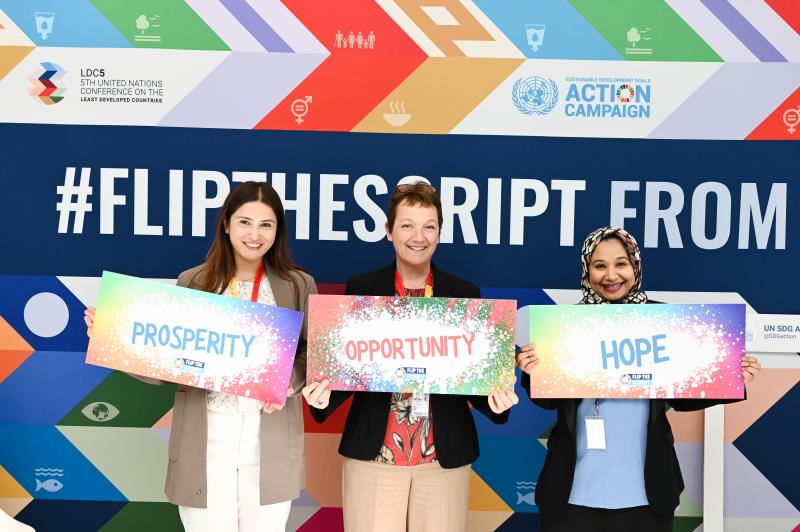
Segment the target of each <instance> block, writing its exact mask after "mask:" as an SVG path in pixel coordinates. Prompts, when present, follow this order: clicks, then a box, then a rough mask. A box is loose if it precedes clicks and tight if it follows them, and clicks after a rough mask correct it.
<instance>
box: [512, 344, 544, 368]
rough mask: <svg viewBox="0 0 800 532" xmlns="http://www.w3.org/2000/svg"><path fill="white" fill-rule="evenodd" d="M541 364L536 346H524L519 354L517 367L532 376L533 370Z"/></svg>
mask: <svg viewBox="0 0 800 532" xmlns="http://www.w3.org/2000/svg"><path fill="white" fill-rule="evenodd" d="M538 363H539V357H538V356H536V344H532V343H531V344H528V345H523V346H522V347H521V348H520V350H519V353H517V366H519V368H520V369H521V370H522V371H524V372H525V373H527V374H528V375H530V374H531V372H532V371H533V368H534V367H535V366H536V364H538Z"/></svg>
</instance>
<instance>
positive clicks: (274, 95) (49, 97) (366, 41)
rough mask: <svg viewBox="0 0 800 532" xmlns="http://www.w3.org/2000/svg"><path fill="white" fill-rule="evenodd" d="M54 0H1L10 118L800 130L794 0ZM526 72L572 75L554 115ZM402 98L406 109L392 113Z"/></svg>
mask: <svg viewBox="0 0 800 532" xmlns="http://www.w3.org/2000/svg"><path fill="white" fill-rule="evenodd" d="M49 5H50V7H49V8H48V9H49V11H48V12H47V13H50V14H52V16H51V15H50V14H48V15H47V16H46V17H45V18H42V17H40V18H39V19H37V18H36V17H35V16H34V12H32V11H31V10H30V9H29V8H28V7H27V6H26V4H25V3H20V2H15V1H13V0H2V1H0V23H2V22H3V21H5V24H4V27H3V30H0V97H2V98H3V100H4V101H6V102H8V103H10V104H11V105H6V106H3V107H2V108H0V120H2V121H5V122H34V123H43V124H46V123H53V124H84V123H87V121H88V122H89V123H96V124H113V125H161V126H179V127H222V128H236V129H252V128H259V129H287V130H306V131H308V130H315V131H358V132H371V133H378V132H380V133H392V132H395V133H450V132H454V133H471V134H498V135H542V136H548V135H550V136H552V135H555V136H581V137H592V136H597V137H601V136H602V137H639V138H647V137H650V138H702V139H758V140H768V139H773V140H774V139H796V138H798V136H797V135H795V134H794V131H795V130H796V129H797V128H796V126H797V124H796V123H795V122H796V121H797V116H798V115H797V114H796V112H797V108H798V106H800V100H798V94H797V92H796V91H797V88H798V86H800V64H798V61H800V35H798V32H797V25H798V23H797V19H798V16H797V10H798V7H797V5H796V3H793V2H791V1H780V0H774V1H766V0H702V1H689V0H643V1H640V2H635V3H631V2H623V1H622V0H608V1H606V2H603V3H602V4H601V3H597V2H593V1H591V0H547V1H545V0H541V1H523V0H509V1H508V2H489V1H486V0H425V1H424V2H423V1H421V0H420V1H416V0H376V1H372V0H342V1H339V2H335V3H333V2H309V1H306V0H284V1H283V2H280V1H278V0H270V1H266V2H255V1H252V0H251V1H250V2H248V1H247V0H225V1H222V2H202V1H199V0H188V1H183V0H169V1H167V2H156V1H155V0H151V1H145V0H138V1H137V2H132V3H127V2H126V3H119V2H114V1H111V0H93V1H89V0H80V1H78V2H73V1H69V2H67V0H53V1H52V2H51V3H50V4H49ZM60 7H63V9H60ZM37 20H38V21H39V22H37ZM37 24H38V26H37ZM42 24H44V25H45V27H42ZM48 24H49V25H48ZM45 35H46V38H45V37H44V36H45ZM31 45H33V46H35V47H36V48H35V49H33V50H32V49H31V48H30V46H31ZM21 47H26V48H24V50H25V52H26V53H20V52H21V51H22V50H20V48H21ZM131 48H135V49H137V50H135V51H133V53H125V52H124V50H123V49H131ZM28 52H32V53H28ZM153 52H158V53H157V54H153V55H151V54H152V53H153ZM545 60H546V61H545ZM40 64H47V65H50V66H47V67H45V72H44V73H43V74H37V76H38V77H37V80H38V81H37V82H36V88H35V95H36V96H37V99H39V101H40V102H42V101H44V102H45V103H48V104H53V103H56V102H59V103H61V105H59V106H58V108H59V111H58V112H54V111H50V110H49V109H47V108H43V107H41V106H40V107H39V108H37V107H36V106H35V105H34V103H32V102H31V101H30V100H29V99H28V98H26V97H25V96H24V91H23V90H22V89H21V82H20V79H22V78H25V79H27V78H29V77H30V76H31V75H32V74H31V73H32V72H33V71H38V70H40V67H39V65H40ZM87 64H91V65H93V67H92V69H86V68H85V67H84V65H87ZM53 65H61V67H63V68H58V69H57V70H53V69H51V68H50V67H51V66H53ZM176 65H180V67H179V68H176ZM514 67H516V68H514ZM101 71H102V73H101ZM531 75H536V76H540V77H543V78H547V79H549V80H551V81H552V82H553V84H554V85H555V86H557V88H558V92H559V94H560V96H559V97H558V98H555V99H553V101H552V102H549V103H551V104H552V107H553V111H552V112H550V113H549V114H548V115H547V116H531V115H526V114H521V113H519V112H518V111H517V110H516V109H515V106H514V103H513V98H512V95H511V87H512V86H513V85H514V84H515V83H516V82H517V81H518V80H519V79H522V78H524V77H525V76H531ZM56 80H58V87H55V86H54V85H51V83H52V84H55V82H56ZM265 80H266V82H265ZM756 80H757V87H758V88H757V90H756V89H755V87H754V86H753V82H754V81H756ZM254 87H260V90H253V89H254ZM627 87H631V89H628V88H627ZM32 90H33V89H32ZM625 91H628V92H629V91H634V92H632V93H631V95H632V96H633V98H630V97H627V96H626V95H625V94H623V92H625ZM66 94H71V95H72V96H70V97H65V95H66ZM307 97H310V99H309V100H306V98H307ZM298 101H300V102H308V103H302V104H297V103H296V102H298ZM743 101H747V105H746V106H742V105H741V102H743ZM642 103H645V104H646V109H642V108H641V107H642V105H641V104H642ZM393 105H402V106H403V108H404V109H405V111H404V112H401V113H399V114H401V115H406V116H404V117H403V118H402V119H400V118H398V117H395V116H394V115H397V114H398V113H396V112H393V111H392V106H393ZM46 107H52V105H48V106H46ZM732 108H736V110H737V111H736V112H730V109H732ZM299 113H302V117H300V116H298V114H299ZM793 113H794V114H793ZM387 116H388V118H387ZM87 117H92V118H87Z"/></svg>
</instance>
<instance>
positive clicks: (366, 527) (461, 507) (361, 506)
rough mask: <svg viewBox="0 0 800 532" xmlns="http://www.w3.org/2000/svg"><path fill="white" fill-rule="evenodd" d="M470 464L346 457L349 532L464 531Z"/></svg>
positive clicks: (344, 502) (345, 499) (344, 491)
mask: <svg viewBox="0 0 800 532" xmlns="http://www.w3.org/2000/svg"><path fill="white" fill-rule="evenodd" d="M470 471H471V468H470V466H468V465H466V466H463V467H458V468H455V469H443V468H442V467H441V466H440V465H439V464H438V463H433V464H424V465H418V466H397V465H390V464H381V463H378V462H371V461H364V460H353V459H351V458H345V459H344V464H343V466H342V506H343V508H344V529H345V531H346V532H374V531H376V530H380V531H381V532H405V531H408V532H463V531H464V530H465V529H466V526H467V505H468V503H469V479H470Z"/></svg>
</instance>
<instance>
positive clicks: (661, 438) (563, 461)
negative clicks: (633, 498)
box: [522, 301, 740, 518]
mask: <svg viewBox="0 0 800 532" xmlns="http://www.w3.org/2000/svg"><path fill="white" fill-rule="evenodd" d="M649 303H657V302H656V301H649ZM522 386H523V387H524V388H525V390H526V391H527V392H528V397H530V395H531V394H530V389H531V378H530V375H528V374H527V373H525V372H523V373H522ZM531 401H533V402H534V404H536V405H538V406H540V407H542V408H545V409H547V410H556V412H557V419H556V425H555V427H553V430H552V431H551V432H550V437H549V438H548V439H547V457H546V458H545V460H544V466H542V471H541V473H539V481H538V482H537V484H536V495H535V499H536V506H538V507H539V511H540V512H541V513H542V514H544V515H546V516H547V517H553V518H558V517H561V516H563V515H564V513H565V512H566V510H567V504H568V502H569V495H570V493H571V492H572V480H573V478H574V477H575V462H576V460H577V444H576V443H575V441H576V432H575V430H576V425H577V423H578V420H577V416H578V404H579V403H580V402H581V399H531ZM737 401H740V399H718V400H714V399H651V400H650V415H649V418H648V421H647V444H646V448H645V459H644V488H645V491H646V492H647V500H648V502H649V503H650V508H651V509H652V510H653V511H654V512H655V513H657V514H662V515H672V514H674V513H675V508H676V507H677V506H678V500H679V498H680V495H681V492H682V491H683V487H684V486H683V476H682V475H681V468H680V465H678V457H677V455H676V454H675V447H674V443H675V438H674V437H673V435H672V428H671V427H670V425H669V420H668V419H667V411H666V405H667V404H669V405H670V406H671V407H672V408H674V409H675V410H677V411H679V412H686V411H692V410H702V409H704V408H707V407H709V406H714V405H717V404H723V403H735V402H737Z"/></svg>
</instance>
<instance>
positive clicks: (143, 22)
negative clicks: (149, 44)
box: [136, 15, 150, 35]
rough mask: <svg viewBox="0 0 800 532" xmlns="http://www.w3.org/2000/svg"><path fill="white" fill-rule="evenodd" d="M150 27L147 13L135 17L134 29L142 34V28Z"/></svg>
mask: <svg viewBox="0 0 800 532" xmlns="http://www.w3.org/2000/svg"><path fill="white" fill-rule="evenodd" d="M149 27H150V21H148V20H147V15H139V16H138V17H137V18H136V29H137V30H140V31H141V32H142V35H144V30H146V29H147V28H149Z"/></svg>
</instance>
